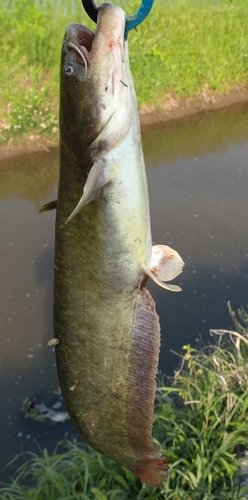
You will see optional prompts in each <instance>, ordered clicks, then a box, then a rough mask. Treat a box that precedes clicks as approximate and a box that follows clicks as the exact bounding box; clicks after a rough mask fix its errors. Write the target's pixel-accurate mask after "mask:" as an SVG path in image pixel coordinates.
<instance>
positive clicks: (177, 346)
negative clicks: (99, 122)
mask: <svg viewBox="0 0 248 500" xmlns="http://www.w3.org/2000/svg"><path fill="white" fill-rule="evenodd" d="M143 145H144V152H145V157H146V165H147V176H148V184H149V193H150V205H151V220H152V233H153V240H154V243H156V244H158V243H162V244H167V245H170V246H172V247H173V248H174V249H176V250H177V251H178V252H179V253H180V254H181V256H182V257H183V259H184V261H185V269H184V272H183V274H182V275H180V276H179V277H178V278H177V279H176V280H175V282H176V283H178V284H180V285H181V286H182V288H183V291H182V292H181V293H177V294H173V293H170V292H168V291H165V290H162V289H160V288H158V287H157V286H156V285H154V284H153V283H150V284H149V288H150V290H151V292H152V295H153V297H154V299H155V301H156V303H157V311H158V313H159V315H160V318H161V329H162V345H161V356H160V369H161V370H162V371H163V372H164V373H166V374H168V375H171V374H173V371H174V369H175V368H176V367H177V365H178V362H179V358H178V357H177V356H176V355H175V354H173V353H172V352H171V351H175V352H177V353H180V352H181V351H182V346H183V345H184V344H188V343H191V344H192V345H195V344H196V343H197V342H198V339H199V338H203V339H204V341H205V342H208V341H212V339H211V338H210V336H209V329H210V328H229V327H230V326H231V320H230V318H229V314H228V309H227V301H228V300H230V301H231V304H232V306H233V308H234V309H237V308H238V307H239V306H240V305H241V304H243V305H244V306H245V305H247V303H248V296H247V291H248V194H247V191H248V165H247V163H248V106H247V105H246V106H244V105H243V106H238V107H235V108H232V109H229V110H220V111H215V112H213V113H208V114H201V115H197V116H195V117H192V118H190V119H189V118H188V119H185V120H183V121H181V122H175V123H171V124H170V125H166V126H165V125H163V126H161V127H160V126H157V127H154V126H153V127H152V128H150V129H149V128H146V129H145V130H143ZM57 179H58V152H57V151H53V152H49V153H42V154H40V153H39V154H32V155H23V156H21V157H14V158H11V159H7V160H6V159H5V160H2V161H1V162H0V232H1V245H0V262H1V266H0V269H1V271H0V272H1V287H0V304H1V310H0V370H1V386H0V397H1V399H0V401H1V414H0V421H1V447H0V468H2V467H3V466H4V465H5V464H6V463H7V462H8V461H9V460H11V458H12V457H13V456H14V455H15V454H16V453H19V452H20V451H21V450H25V451H28V450H32V451H38V445H39V446H40V447H42V448H45V447H46V448H48V449H49V450H51V449H53V448H54V446H55V444H56V442H57V441H59V440H60V439H63V438H64V437H69V438H73V437H74V438H78V436H77V432H76V431H75V430H74V428H73V426H72V425H71V423H70V422H68V421H67V422H66V423H57V424H52V423H46V424H41V423H40V422H37V421H35V420H30V419H27V418H24V414H23V412H22V411H21V406H22V400H24V399H26V398H30V397H33V396H35V395H36V396H37V400H38V402H43V401H44V402H45V403H46V404H48V406H49V405H50V406H52V405H53V404H54V403H56V402H58V401H59V402H60V396H58V395H56V394H54V392H53V391H55V390H56V389H57V388H58V381H57V376H56V369H55V360H54V352H53V351H54V349H53V348H51V347H50V348H49V347H48V346H47V341H48V340H49V339H50V338H52V337H53V329H52V282H53V251H54V222H55V213H54V212H49V213H45V214H39V213H38V210H39V207H40V206H41V205H43V204H44V203H46V202H47V201H49V200H52V199H55V198H56V189H57ZM62 409H63V407H62ZM16 467H17V465H16V464H14V465H13V466H12V468H11V469H8V470H7V471H6V470H4V471H2V472H1V476H0V477H1V480H5V479H6V478H7V477H8V475H9V473H10V472H11V473H13V470H15V468H16Z"/></svg>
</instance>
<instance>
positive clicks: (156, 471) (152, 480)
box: [133, 458, 168, 488]
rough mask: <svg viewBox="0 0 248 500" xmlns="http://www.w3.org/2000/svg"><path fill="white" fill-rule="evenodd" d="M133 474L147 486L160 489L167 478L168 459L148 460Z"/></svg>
mask: <svg viewBox="0 0 248 500" xmlns="http://www.w3.org/2000/svg"><path fill="white" fill-rule="evenodd" d="M133 472H134V473H135V474H136V476H138V477H139V478H140V479H141V481H143V482H144V483H146V484H148V485H149V486H152V487H153V488H160V487H161V486H162V484H163V482H164V481H165V480H166V478H167V474H168V458H148V459H147V460H144V462H143V463H142V465H140V466H139V467H137V469H134V470H133Z"/></svg>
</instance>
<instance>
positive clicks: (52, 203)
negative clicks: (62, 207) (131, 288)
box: [39, 200, 57, 214]
mask: <svg viewBox="0 0 248 500" xmlns="http://www.w3.org/2000/svg"><path fill="white" fill-rule="evenodd" d="M56 208H57V200H53V201H49V202H48V203H46V204H45V205H43V206H42V207H41V208H40V210H39V214H43V212H50V210H55V209H56Z"/></svg>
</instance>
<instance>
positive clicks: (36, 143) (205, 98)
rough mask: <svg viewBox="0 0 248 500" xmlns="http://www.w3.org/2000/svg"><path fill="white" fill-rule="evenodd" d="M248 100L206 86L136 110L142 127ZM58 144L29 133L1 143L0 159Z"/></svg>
mask: <svg viewBox="0 0 248 500" xmlns="http://www.w3.org/2000/svg"><path fill="white" fill-rule="evenodd" d="M242 102H243V103H245V102H248V90H247V89H244V88H242V87H234V88H231V89H230V91H229V92H228V93H227V94H226V95H223V96H220V95H217V94H215V93H214V92H212V91H209V90H208V89H206V91H203V92H202V93H201V95H200V96H199V98H198V99H193V98H192V99H188V100H187V99H184V98H178V97H174V96H173V95H171V96H170V98H169V99H167V100H166V101H164V102H163V103H162V104H161V105H160V107H159V109H157V108H156V107H155V106H154V105H149V106H148V105H146V104H143V105H142V106H141V108H140V110H139V116H140V123H141V127H149V126H152V125H155V124H156V125H159V124H164V123H167V124H169V123H170V122H174V121H175V120H182V119H185V118H187V117H189V116H191V115H194V114H197V113H204V112H206V111H211V110H215V109H220V108H224V107H229V106H232V105H235V104H237V103H242ZM55 147H58V140H56V141H55V140H48V139H44V137H42V136H40V135H37V134H34V133H29V134H26V135H25V137H21V138H17V137H15V138H13V139H11V140H10V141H9V143H8V144H5V145H0V160H1V159H4V158H6V157H10V156H16V155H20V154H22V153H31V152H33V151H45V150H46V151H48V150H50V149H52V148H55Z"/></svg>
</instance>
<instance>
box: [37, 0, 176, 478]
mask: <svg viewBox="0 0 248 500" xmlns="http://www.w3.org/2000/svg"><path fill="white" fill-rule="evenodd" d="M124 29H125V14H124V12H123V10H122V9H121V8H119V7H116V6H114V5H112V4H110V3H103V4H102V5H101V6H100V7H99V8H98V19H97V29H96V33H93V32H92V31H90V30H89V29H87V28H86V27H84V26H81V25H79V24H71V25H70V26H69V27H68V29H67V31H66V34H65V38H64V41H63V47H62V59H61V61H62V62H61V84H60V179H59V188H58V200H57V217H56V236H55V276H54V334H55V335H54V336H55V339H54V344H56V361H57V370H58V376H59V382H60V386H61V389H62V394H63V398H64V401H65V404H66V408H67V410H68V413H69V415H70V417H71V419H72V421H73V423H74V425H75V427H76V428H77V430H78V432H79V433H80V434H81V435H82V436H83V437H84V439H85V440H86V442H87V443H89V444H90V445H91V446H92V447H93V448H95V449H96V450H98V451H99V452H101V453H103V454H104V455H106V456H108V457H110V458H112V459H114V460H116V461H117V462H119V463H121V464H122V465H124V466H126V467H127V468H128V469H130V470H132V471H133V472H135V474H137V476H139V478H140V479H142V480H143V481H145V482H146V483H147V484H149V485H151V486H154V487H159V486H161V484H162V483H163V481H164V479H165V478H166V472H167V468H168V466H167V459H166V458H160V453H159V449H158V448H157V447H155V446H154V445H153V441H152V435H151V431H152V423H153V420H154V413H153V406H154V397H155V389H156V382H155V377H156V373H157V366H158V355H159V346H160V326H159V319H158V315H157V313H156V311H155V303H154V301H153V299H152V297H151V295H150V293H149V292H148V290H147V289H146V282H147V279H148V277H150V278H151V279H153V280H154V281H155V282H156V283H158V284H159V285H161V286H162V287H164V288H167V289H169V290H173V291H179V290H180V288H179V287H177V286H176V285H170V284H168V283H165V282H166V281H170V280H172V279H173V278H175V277H176V276H177V275H178V274H179V273H181V271H182V268H183V261H182V259H181V257H180V256H179V255H178V253H177V252H175V251H174V250H172V249H170V248H169V247H166V246H163V245H155V246H153V247H152V242H151V230H150V215H149V200H148V191H147V180H146V173H145V166H144V159H143V152H142V145H141V137H140V126H139V119H138V113H137V103H136V96H135V91H134V86H133V81H132V78H131V75H130V69H129V59H128V44H127V41H125V39H124ZM54 207H55V203H53V202H52V203H51V204H48V205H47V206H45V207H43V211H45V210H49V209H52V208H54ZM51 343H53V341H52V342H51Z"/></svg>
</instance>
